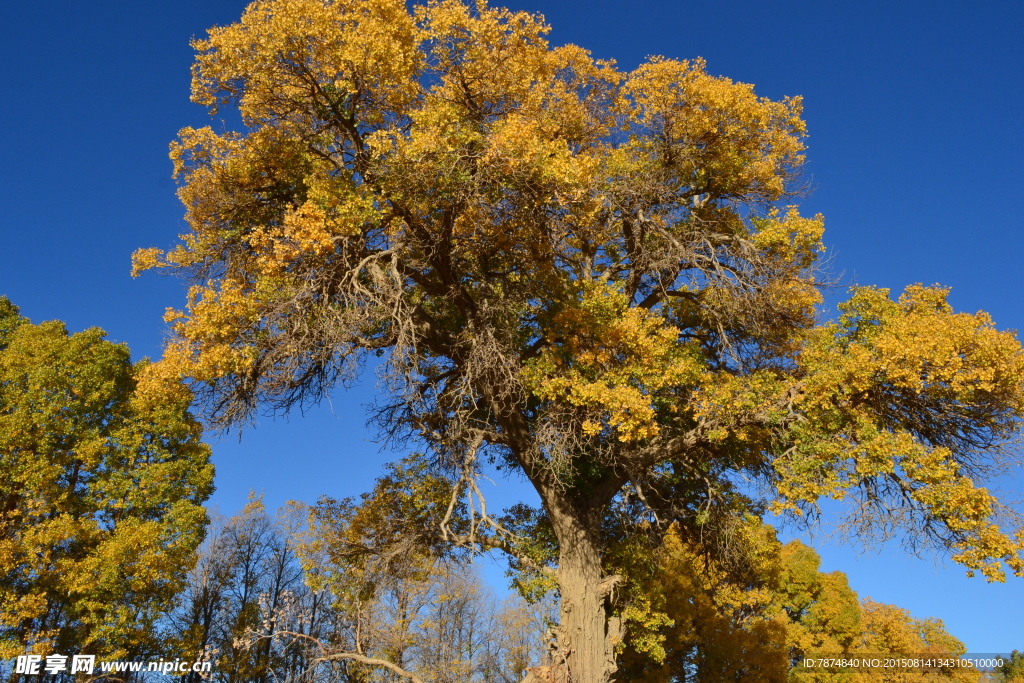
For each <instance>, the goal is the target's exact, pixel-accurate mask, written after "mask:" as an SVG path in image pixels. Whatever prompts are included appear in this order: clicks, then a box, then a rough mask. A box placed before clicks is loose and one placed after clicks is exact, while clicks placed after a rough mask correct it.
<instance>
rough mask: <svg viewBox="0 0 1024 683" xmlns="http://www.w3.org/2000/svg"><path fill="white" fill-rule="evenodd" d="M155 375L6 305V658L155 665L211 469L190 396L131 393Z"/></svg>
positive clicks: (171, 390) (2, 407) (2, 383)
mask: <svg viewBox="0 0 1024 683" xmlns="http://www.w3.org/2000/svg"><path fill="white" fill-rule="evenodd" d="M151 367H152V366H150V365H148V364H147V363H146V362H141V363H136V364H134V365H133V364H132V363H131V360H130V358H129V353H128V348H127V347H126V346H124V345H122V344H114V343H112V342H109V341H106V340H105V339H104V333H103V331H102V330H100V329H98V328H92V329H89V330H85V331H84V332H78V333H76V334H73V335H69V334H68V332H67V330H66V329H65V327H64V325H63V323H60V322H57V321H51V322H44V323H41V324H39V325H33V324H31V323H30V322H29V321H28V320H26V319H25V318H23V317H21V316H20V315H19V313H18V309H17V308H16V307H15V306H14V305H13V304H11V302H10V301H9V300H8V299H6V298H5V297H0V469H2V471H3V479H2V480H0V658H4V659H6V658H10V657H13V656H15V655H20V654H24V653H25V652H26V651H35V653H37V654H47V653H54V654H56V653H75V654H77V653H88V654H96V655H101V656H106V657H110V658H118V657H125V656H127V655H151V654H154V653H155V649H156V644H157V643H158V642H159V640H158V633H157V628H156V626H155V623H156V621H157V619H158V618H159V617H160V615H161V614H162V611H163V610H164V609H166V608H167V606H168V602H169V601H170V600H171V599H172V598H173V597H174V596H175V595H176V594H177V592H178V591H179V590H180V589H181V587H182V585H183V581H184V578H185V573H186V572H187V571H188V569H189V567H190V565H191V563H192V562H193V560H194V552H195V549H196V547H197V546H198V545H199V543H200V542H201V541H202V539H203V533H204V530H205V527H206V511H205V510H204V508H203V506H202V504H203V502H204V501H205V500H206V499H207V498H208V497H209V495H210V493H211V492H212V490H213V487H212V480H213V466H212V465H211V464H210V462H209V448H208V447H207V446H206V445H204V444H202V443H200V441H199V437H200V434H201V429H200V425H199V423H198V422H196V421H195V420H194V419H193V418H192V417H191V415H189V413H188V412H187V410H188V407H189V404H190V403H191V401H192V395H191V393H190V392H189V391H188V389H187V388H185V387H184V386H182V385H180V384H177V383H170V384H166V383H163V382H160V381H159V380H158V379H156V378H155V377H150V378H149V380H150V381H153V382H155V383H156V384H161V385H162V388H161V390H160V391H155V387H151V391H150V392H148V393H147V394H146V395H143V394H142V393H141V392H140V391H138V388H139V386H140V384H144V383H145V382H146V381H147V373H148V371H149V369H150V368H151ZM156 396H159V400H156V399H155V398H154V397H156Z"/></svg>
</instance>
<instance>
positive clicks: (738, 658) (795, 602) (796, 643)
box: [618, 516, 979, 683]
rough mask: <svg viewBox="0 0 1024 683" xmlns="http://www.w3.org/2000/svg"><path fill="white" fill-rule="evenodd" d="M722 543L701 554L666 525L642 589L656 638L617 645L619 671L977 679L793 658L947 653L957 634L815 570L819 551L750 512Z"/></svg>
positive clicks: (803, 678) (801, 679)
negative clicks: (726, 546)
mask: <svg viewBox="0 0 1024 683" xmlns="http://www.w3.org/2000/svg"><path fill="white" fill-rule="evenodd" d="M730 543H731V545H732V548H731V552H730V553H728V554H720V555H719V556H718V557H714V556H710V555H709V554H708V552H707V548H706V547H705V546H704V545H703V544H701V543H700V542H699V541H697V540H696V539H687V538H685V537H683V536H682V535H681V534H680V533H679V531H678V529H677V528H673V529H671V530H670V531H669V533H668V534H667V536H666V539H665V543H664V545H663V547H662V548H661V549H660V550H659V552H658V553H657V558H658V566H659V568H658V571H657V577H658V580H657V583H656V584H654V585H653V586H652V590H650V591H649V595H650V598H649V599H651V600H652V601H655V602H657V603H658V604H659V605H660V606H661V609H663V611H664V613H665V614H666V615H667V616H668V617H669V620H670V621H669V622H668V623H667V624H664V625H662V626H661V628H660V633H659V635H660V638H659V639H658V640H656V641H655V642H656V643H657V647H647V648H646V649H644V648H642V647H638V644H643V643H649V642H651V640H652V639H651V636H650V635H647V636H646V639H635V638H634V639H633V640H632V642H631V643H630V644H629V645H628V646H627V648H626V650H625V652H624V653H623V656H622V666H621V668H620V671H619V673H618V680H620V681H638V682H639V681H644V682H645V683H646V682H650V683H684V682H686V683H699V682H703V681H748V680H750V681H753V680H756V681H765V682H771V681H776V682H778V683H785V682H786V681H794V682H796V683H829V682H831V681H847V682H849V681H861V680H863V681H865V683H867V682H868V681H873V680H879V679H880V677H881V679H882V680H893V681H897V680H898V681H906V682H907V683H910V682H915V681H926V680H927V681H937V680H954V681H977V680H979V672H978V671H976V670H974V669H969V668H966V667H965V668H954V667H945V668H940V667H934V668H925V667H922V668H920V669H909V668H908V669H905V670H898V671H893V670H889V671H883V670H882V669H881V668H879V669H874V670H873V669H871V668H869V667H864V668H857V667H854V670H853V671H844V670H842V669H841V668H840V667H833V668H824V669H823V668H815V667H813V666H812V667H804V666H803V665H802V664H803V662H804V660H805V659H808V658H809V659H812V660H813V659H819V658H828V659H844V658H845V659H856V660H863V659H874V658H880V659H884V658H892V657H900V658H907V659H913V658H931V659H935V660H949V659H955V658H956V657H958V656H960V655H962V654H964V653H965V652H966V648H965V647H964V645H963V644H962V643H961V642H960V641H959V640H957V639H956V638H954V637H953V636H951V635H950V634H949V633H948V632H947V631H946V630H945V627H944V626H943V624H942V622H941V621H939V620H937V619H921V620H919V619H914V618H913V617H911V616H910V614H909V613H908V612H907V611H906V610H903V609H900V608H898V607H895V606H892V605H883V604H880V603H876V602H873V601H871V600H870V599H867V600H863V601H861V600H859V599H858V597H857V594H856V593H855V592H854V591H853V590H852V589H851V588H850V586H849V584H848V582H847V579H846V576H845V575H844V574H843V573H842V572H831V573H828V574H826V573H822V572H821V571H819V566H820V564H821V558H820V557H819V556H818V554H817V553H816V552H815V551H814V550H813V549H812V548H809V547H808V546H806V545H804V544H803V543H801V542H799V541H790V542H789V543H786V544H785V545H783V544H782V543H781V542H779V541H778V539H777V538H776V535H775V529H773V528H772V527H771V526H769V525H767V524H764V523H763V522H762V521H761V520H760V519H758V518H756V517H754V516H748V517H747V518H745V519H742V520H740V521H739V522H738V523H736V524H735V527H734V528H733V529H732V530H731V533H730Z"/></svg>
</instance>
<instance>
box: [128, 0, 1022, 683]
mask: <svg viewBox="0 0 1024 683" xmlns="http://www.w3.org/2000/svg"><path fill="white" fill-rule="evenodd" d="M547 30H548V29H547V27H546V26H545V25H544V23H543V21H542V19H541V18H540V17H537V16H534V15H530V14H527V13H521V12H510V11H507V10H503V9H494V8H489V7H487V6H486V5H485V4H484V3H483V2H478V3H477V4H475V5H472V6H468V5H466V4H463V3H462V2H460V1H458V0H442V1H439V2H431V3H429V4H428V5H426V6H418V7H413V8H411V9H410V8H408V7H407V6H406V3H405V2H403V1H401V0H260V1H258V2H255V3H253V4H252V5H251V6H250V7H249V8H248V9H247V10H246V12H245V14H244V15H243V17H242V19H241V21H240V22H239V23H236V24H233V25H230V26H226V27H221V28H215V29H212V30H211V31H210V32H209V36H208V37H207V38H206V39H203V40H197V41H196V42H195V47H196V49H197V51H198V57H197V60H196V63H195V66H194V70H193V99H194V100H195V101H196V102H198V103H201V104H204V105H207V106H209V107H210V108H211V109H212V110H213V111H216V110H217V109H218V108H220V107H226V106H232V107H235V106H237V107H238V110H239V112H240V114H241V123H242V128H241V130H239V131H237V132H215V131H214V130H213V129H211V128H203V129H191V128H186V129H184V130H182V131H181V133H180V136H179V139H178V140H177V142H175V143H174V144H173V146H172V157H173V159H174V161H175V164H176V168H177V174H178V177H179V179H180V180H181V183H182V184H181V190H180V196H181V199H182V201H183V202H184V203H185V205H186V207H187V220H188V222H189V224H190V226H191V232H189V233H188V234H186V235H184V236H183V241H182V243H181V244H180V245H179V246H177V247H176V248H174V249H172V250H170V251H168V252H166V253H165V252H161V251H160V250H158V249H155V248H151V249H144V250H141V251H140V252H138V253H137V254H136V269H137V270H145V269H147V268H151V267H164V268H170V269H172V270H176V271H179V272H181V273H183V274H185V275H186V276H187V277H190V278H192V279H193V282H194V286H193V288H192V290H191V293H190V294H189V301H188V306H187V309H186V310H185V311H181V312H171V313H170V315H169V318H168V319H169V321H170V322H172V323H173V329H174V337H173V339H172V341H171V342H170V344H169V346H168V347H167V349H166V353H165V356H164V359H163V361H162V363H161V367H162V368H163V372H165V373H167V374H168V375H169V376H171V377H177V376H179V375H180V376H186V377H190V378H192V379H193V380H194V381H195V385H196V388H197V390H198V391H199V393H200V398H201V399H202V400H203V401H204V403H205V406H206V407H207V409H208V413H207V414H208V416H209V418H210V419H211V420H212V421H213V422H214V423H216V424H220V425H222V426H226V425H232V424H239V423H244V422H245V421H246V420H247V419H249V418H250V417H251V416H252V415H253V412H254V411H255V410H257V409H258V408H259V407H260V406H263V407H265V408H267V409H270V410H282V411H283V410H288V409H289V408H291V407H293V406H296V405H301V404H302V403H303V402H307V401H317V400H319V399H320V398H322V397H323V396H324V395H325V394H326V392H327V391H328V390H329V389H330V388H331V387H333V386H336V385H338V384H344V383H345V381H346V380H347V379H349V378H351V377H352V376H353V373H355V372H356V371H357V370H358V368H359V365H360V362H361V361H362V360H363V359H365V358H367V357H372V356H374V355H377V356H379V357H383V359H384V364H383V370H384V377H385V379H386V380H387V382H386V385H385V386H386V390H385V391H384V392H382V397H381V402H380V404H379V405H378V406H377V407H376V411H375V413H374V416H375V419H376V420H377V423H378V424H379V425H380V427H381V429H382V430H383V432H384V433H385V434H387V435H389V436H390V437H393V438H395V439H410V438H411V439H415V440H417V441H418V442H419V444H421V446H422V447H425V448H427V449H428V452H429V454H430V455H431V457H432V458H433V463H434V465H435V466H436V468H437V470H438V471H446V472H448V473H449V474H450V476H451V477H453V479H454V480H455V481H456V485H455V486H454V487H453V495H454V496H456V497H459V498H461V500H462V501H463V502H464V503H465V502H466V501H467V500H470V499H471V500H472V501H473V504H471V505H470V504H466V505H464V506H462V507H459V506H456V505H454V504H453V506H452V508H451V509H452V510H453V511H454V510H456V508H458V509H464V510H466V511H467V514H469V515H470V519H468V520H465V519H464V520H461V521H460V522H459V524H454V522H455V521H456V520H455V516H454V515H451V516H446V517H445V518H444V519H442V522H441V526H442V529H441V530H440V533H441V534H442V535H443V536H445V537H446V538H447V539H448V540H449V541H451V542H453V543H462V544H475V546H474V547H479V548H501V549H504V550H506V551H508V552H510V553H511V554H512V555H513V556H514V557H515V558H516V562H518V563H519V566H520V567H524V568H526V569H530V570H531V571H534V572H535V573H536V575H537V576H538V577H541V578H544V577H546V578H547V579H550V580H551V581H553V582H554V584H555V585H556V586H557V590H558V594H559V596H560V598H561V616H560V621H559V624H558V628H557V633H556V634H555V639H556V643H555V645H554V650H553V651H554V652H555V653H556V657H555V661H554V667H555V671H554V674H553V675H554V676H555V677H556V678H557V679H558V680H572V681H577V682H585V683H597V682H600V681H608V680H610V679H611V678H612V677H613V675H614V672H615V670H616V658H617V652H618V649H619V647H620V645H621V640H622V637H623V629H624V625H623V618H641V619H642V618H644V617H637V613H638V612H637V610H638V609H639V608H638V607H637V606H636V605H635V604H631V602H630V601H631V600H632V597H631V593H630V589H629V585H630V583H629V579H630V573H631V572H632V573H633V574H636V573H637V572H638V571H642V568H639V569H638V567H639V565H640V564H642V561H641V560H642V557H643V553H642V552H639V553H638V552H635V551H636V549H637V548H641V546H642V544H643V543H656V542H657V540H658V537H659V534H661V533H662V532H663V531H664V530H665V529H667V528H668V525H669V524H671V523H672V522H674V521H675V522H680V523H681V524H684V525H687V526H689V527H690V528H692V529H696V528H698V527H699V528H701V529H705V530H706V531H707V533H706V534H704V537H705V538H710V537H711V536H712V534H711V530H713V529H725V528H728V524H727V523H725V522H722V521H720V520H719V521H716V519H717V516H719V515H725V516H729V515H732V514H734V513H736V509H737V506H736V505H734V504H733V503H731V502H729V501H735V500H739V496H738V494H736V493H734V492H731V489H732V487H733V482H735V481H737V480H739V479H743V480H745V481H748V482H749V481H754V482H760V483H761V484H763V485H764V490H765V491H766V492H767V494H768V496H767V498H768V499H770V500H771V501H772V503H773V504H774V506H775V508H776V509H777V510H779V511H789V512H791V513H793V514H794V515H800V514H805V513H807V512H812V511H813V510H814V509H815V501H816V500H818V499H819V498H820V497H822V496H831V497H833V498H837V499H839V498H845V499H847V500H848V501H850V502H851V503H853V508H852V515H851V520H852V521H853V523H855V524H862V525H863V529H855V531H857V530H870V529H872V528H874V529H881V530H882V531H883V532H885V531H888V530H890V529H891V528H893V526H897V527H898V526H903V527H905V528H909V529H910V530H911V531H912V535H911V536H910V538H912V539H914V541H915V542H918V543H920V544H924V545H927V544H929V543H934V544H935V545H937V546H939V547H942V548H948V549H951V550H952V552H953V556H954V558H955V559H956V560H957V561H959V562H961V563H963V564H964V565H965V566H967V567H968V568H969V569H970V570H980V571H982V572H983V573H985V575H986V576H988V577H990V578H996V577H1000V576H1001V575H1002V569H1001V565H1003V564H1004V563H1005V564H1006V565H1008V566H1009V567H1010V568H1011V569H1012V570H1013V571H1015V572H1021V571H1022V570H1024V562H1022V559H1021V555H1020V553H1021V547H1022V539H1021V538H1020V537H1016V538H1015V537H1014V536H1013V533H1014V531H1013V529H1012V528H1008V527H1007V526H1006V525H1005V524H1002V523H1001V522H1002V521H1003V520H1004V518H1003V516H1002V512H1003V511H1002V510H1001V509H1000V507H999V506H998V504H997V501H996V500H995V499H994V498H993V496H992V495H991V494H990V493H989V492H988V491H987V490H986V489H985V488H982V487H981V486H980V485H979V483H978V482H980V481H981V479H982V477H983V476H984V475H985V474H986V472H987V471H988V468H989V467H990V466H992V465H993V464H998V461H999V456H1000V455H1001V453H1002V449H1003V446H1004V444H1005V443H1006V442H1007V441H1008V440H1010V439H1011V438H1012V436H1013V435H1014V434H1015V433H1016V431H1017V428H1018V425H1019V422H1020V419H1021V416H1022V414H1024V390H1022V388H1021V387H1022V384H1021V378H1022V375H1024V356H1022V353H1021V348H1020V346H1019V344H1018V342H1017V340H1016V339H1015V338H1014V337H1013V336H1012V335H1011V334H1009V333H1005V332H999V331H997V330H996V329H995V328H994V327H993V325H992V322H991V321H990V320H989V318H988V317H987V316H986V315H985V314H982V313H979V314H976V315H967V314H958V313H954V312H953V311H952V310H951V308H950V306H949V305H948V304H947V302H946V294H947V292H946V291H945V290H943V289H940V288H928V287H921V286H914V287H910V288H909V289H908V290H907V291H906V292H905V293H904V294H903V295H902V296H900V297H899V298H898V299H896V300H893V299H891V298H890V296H889V293H888V292H887V291H885V290H878V289H871V288H867V289H860V290H857V291H856V292H855V293H854V294H853V295H852V298H851V299H850V300H849V301H848V302H847V303H846V304H845V305H844V306H843V309H842V315H841V317H840V319H839V320H838V322H835V323H830V324H819V323H818V320H817V311H816V309H817V307H818V305H819V304H820V303H821V301H822V297H821V295H820V293H819V289H820V284H821V283H820V280H819V276H818V274H817V272H816V269H815V263H816V260H817V259H818V257H819V255H820V253H821V252H822V249H823V248H822V243H821V238H822V219H821V218H820V217H815V218H805V217H801V216H800V215H799V213H798V212H797V209H796V208H795V207H794V206H792V204H793V202H794V197H795V196H796V195H797V191H798V190H799V189H800V188H801V186H800V183H799V171H800V167H801V164H802V162H803V156H802V152H803V149H804V134H805V128H804V123H803V121H802V120H801V118H800V100H799V99H787V100H784V101H782V102H773V101H769V100H766V99H764V98H759V97H758V96H756V95H755V94H754V92H753V88H752V87H751V86H750V85H745V84H741V83H734V82H732V81H730V80H728V79H726V78H720V77H714V76H711V75H709V74H708V73H707V72H706V70H705V66H704V64H703V63H702V62H700V61H693V62H686V61H674V60H670V59H662V58H654V59H652V60H650V61H649V62H647V63H645V64H643V65H641V66H640V67H639V68H637V69H636V70H634V71H632V72H628V73H624V72H622V71H619V70H618V69H617V68H616V66H615V64H614V63H612V62H607V61H598V60H595V59H594V58H592V57H591V56H590V54H589V53H588V52H587V51H586V50H583V49H582V48H579V47H576V46H572V45H569V46H563V47H552V46H551V45H549V44H548V42H547V41H546V40H545V38H544V36H545V34H546V32H547ZM489 466H496V467H500V468H502V469H505V470H508V471H512V472H515V473H518V474H519V475H521V476H522V477H524V478H525V479H526V480H528V481H529V482H530V483H531V484H532V485H533V487H534V488H535V489H536V491H537V494H538V495H539V497H540V500H541V502H542V510H537V511H533V512H524V511H523V510H522V509H520V510H519V511H518V513H517V514H518V516H517V517H516V516H515V515H514V517H516V519H518V520H520V521H522V520H533V521H535V522H536V523H537V524H536V525H535V528H537V529H540V528H542V527H543V528H546V529H548V530H550V534H551V536H552V538H553V540H554V543H555V547H556V548H557V551H556V553H555V557H554V558H552V559H551V560H550V561H548V560H546V559H545V556H544V554H543V553H541V552H539V551H537V552H534V550H536V548H534V547H533V546H531V544H530V543H528V542H527V540H526V539H523V538H522V536H521V535H517V534H515V533H512V532H511V531H508V530H506V529H505V528H504V527H503V525H502V524H501V523H500V522H499V521H497V520H496V519H495V518H494V516H493V515H492V514H490V513H489V512H487V508H486V507H485V506H482V505H481V502H482V501H480V500H479V499H478V498H479V490H478V489H477V487H476V485H475V483H474V482H475V480H476V477H477V476H478V475H479V474H480V472H481V470H482V469H483V468H486V467H489ZM739 507H743V506H742V505H740V506H739ZM530 540H532V539H530ZM637 558H641V559H640V560H638V559H637ZM642 611H643V610H642V609H640V612H642ZM631 615H632V616H631Z"/></svg>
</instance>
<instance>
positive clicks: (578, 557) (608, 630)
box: [548, 501, 622, 683]
mask: <svg viewBox="0 0 1024 683" xmlns="http://www.w3.org/2000/svg"><path fill="white" fill-rule="evenodd" d="M558 502H564V501H558ZM548 509H549V514H550V517H551V522H552V526H553V528H554V531H555V535H556V536H557V538H558V543H559V562H558V591H559V594H560V595H561V607H560V618H559V626H558V631H557V648H556V649H555V652H554V661H553V662H552V663H551V681H552V683H609V682H610V681H612V679H613V676H614V675H615V671H616V670H617V668H618V666H617V664H616V656H615V655H616V653H615V649H616V646H617V645H618V643H619V641H620V640H621V638H622V632H621V622H620V620H619V619H618V618H617V617H614V616H613V615H612V610H611V597H612V595H611V589H612V588H613V587H614V585H615V584H616V583H617V581H618V577H606V576H605V575H604V571H603V569H602V567H601V552H600V547H599V545H598V543H597V533H596V532H595V531H593V529H594V528H596V526H595V522H596V520H592V519H590V518H591V517H594V515H580V514H579V511H576V510H567V509H565V507H564V506H563V505H558V504H555V505H551V504H549V505H548ZM588 521H589V522H590V523H589V524H588Z"/></svg>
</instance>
